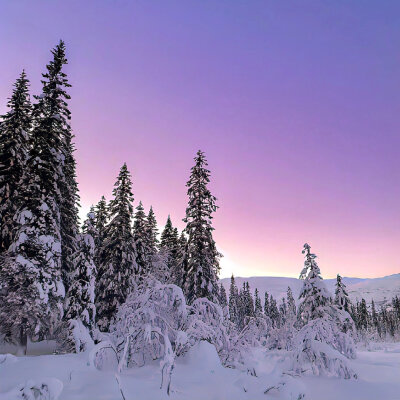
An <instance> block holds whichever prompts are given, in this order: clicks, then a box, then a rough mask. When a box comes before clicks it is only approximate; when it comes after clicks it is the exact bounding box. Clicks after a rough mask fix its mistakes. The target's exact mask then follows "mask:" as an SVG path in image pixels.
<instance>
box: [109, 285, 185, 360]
mask: <svg viewBox="0 0 400 400" xmlns="http://www.w3.org/2000/svg"><path fill="white" fill-rule="evenodd" d="M186 317H187V307H186V302H185V297H184V295H183V293H182V290H181V289H180V288H179V287H177V286H175V285H163V284H161V283H160V282H158V281H156V280H149V281H148V282H147V284H146V285H145V286H143V287H142V288H139V289H138V293H135V294H132V295H130V296H128V298H127V301H126V302H125V303H124V304H123V305H122V306H121V307H120V308H119V311H118V313H117V316H116V319H115V322H114V324H113V325H112V326H111V334H112V337H113V338H114V341H115V343H116V345H117V348H118V349H119V351H120V352H121V354H122V356H123V359H124V360H123V363H124V367H130V366H134V365H136V366H142V365H144V364H145V363H146V362H147V361H150V360H157V359H161V358H163V357H165V356H166V355H167V353H168V351H169V347H170V346H171V343H172V344H173V345H174V349H175V347H176V346H180V344H181V341H182V340H183V339H184V336H185V335H183V334H182V333H181V330H182V327H183V325H184V323H185V321H186Z"/></svg>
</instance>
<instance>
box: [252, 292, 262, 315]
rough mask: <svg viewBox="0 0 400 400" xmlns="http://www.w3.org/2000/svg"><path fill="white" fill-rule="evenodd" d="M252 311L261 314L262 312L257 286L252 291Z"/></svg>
mask: <svg viewBox="0 0 400 400" xmlns="http://www.w3.org/2000/svg"><path fill="white" fill-rule="evenodd" d="M254 312H255V314H256V315H259V314H262V312H263V309H262V305H261V299H260V296H259V294H258V289H257V288H256V290H255V292H254Z"/></svg>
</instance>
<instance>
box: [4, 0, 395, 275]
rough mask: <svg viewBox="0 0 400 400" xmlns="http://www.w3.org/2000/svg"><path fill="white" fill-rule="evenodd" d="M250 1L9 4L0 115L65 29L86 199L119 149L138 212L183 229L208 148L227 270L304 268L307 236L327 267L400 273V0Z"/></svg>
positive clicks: (100, 188)
mask: <svg viewBox="0 0 400 400" xmlns="http://www.w3.org/2000/svg"><path fill="white" fill-rule="evenodd" d="M246 4H247V6H246ZM248 4H249V3H247V2H237V3H235V4H233V2H230V1H229V2H228V1H221V2H215V1H203V2H201V3H199V2H195V1H190V0H188V1H185V2H180V1H173V2H171V3H169V5H166V4H165V3H163V2H137V3H135V4H133V3H132V2H127V1H122V0H118V1H116V2H106V1H104V2H100V1H98V2H92V1H87V2H84V4H83V2H78V1H70V2H68V4H61V3H57V5H55V4H52V3H49V2H45V1H42V0H38V1H37V2H35V5H33V4H31V3H30V2H29V1H25V0H23V1H22V0H21V1H19V2H12V3H11V2H9V3H7V4H5V5H2V8H3V12H2V14H3V17H1V18H2V21H1V23H0V35H1V37H2V38H4V40H3V41H1V43H0V54H2V56H3V57H2V63H1V65H0V75H1V80H0V112H1V113H3V112H4V110H5V103H6V98H7V97H8V96H9V95H10V91H11V86H12V83H13V81H14V80H15V78H16V77H17V76H18V74H19V71H20V70H21V69H22V68H26V70H27V73H28V76H29V78H30V79H31V83H32V86H31V88H32V93H34V94H36V93H39V90H40V82H39V81H40V73H41V72H43V70H44V66H45V64H46V63H47V62H48V60H49V56H50V53H49V50H50V48H52V47H53V46H54V44H55V43H56V42H57V41H58V39H59V38H60V37H62V38H63V39H64V40H65V41H66V44H67V50H68V59H69V62H70V64H69V66H68V69H67V72H68V74H69V79H70V82H71V83H72V85H73V87H72V88H71V91H70V93H71V95H72V100H71V102H70V106H71V110H72V118H73V119H72V126H73V129H74V132H75V135H76V145H77V152H76V156H77V161H78V180H79V185H80V191H81V203H82V205H83V208H84V209H85V210H87V209H88V208H89V206H90V205H91V204H93V203H97V202H98V200H99V199H100V197H101V195H103V194H104V195H105V196H106V198H107V199H110V196H111V191H112V188H113V185H114V182H115V178H116V176H117V174H118V171H119V168H120V166H121V165H122V164H123V162H125V161H126V162H127V164H128V168H129V169H130V171H131V172H132V175H133V192H134V195H135V206H136V205H137V204H138V201H139V200H142V201H143V204H144V206H145V208H146V210H148V208H149V207H150V205H153V208H154V210H155V213H156V216H157V219H158V222H159V224H160V226H161V227H162V226H163V225H164V224H165V221H166V218H167V215H168V214H171V217H172V220H173V223H174V224H175V225H177V226H178V227H179V229H182V228H183V223H182V218H183V216H184V213H185V208H186V201H187V198H186V188H185V183H186V181H187V179H188V176H189V171H190V168H191V166H192V163H193V157H194V155H195V152H196V151H197V150H198V149H202V150H203V151H205V153H206V156H207V158H208V161H209V168H210V169H211V172H212V182H211V189H212V192H213V193H214V194H215V195H216V196H217V198H218V205H219V206H220V209H219V210H218V211H217V213H216V215H215V219H214V226H215V228H216V230H215V239H216V241H217V245H218V246H219V248H220V249H221V250H222V252H223V253H224V254H225V255H226V257H225V258H224V259H223V260H222V266H223V269H222V277H227V276H230V274H231V273H232V272H233V273H234V274H235V275H237V276H252V275H275V276H294V277H296V276H298V274H299V272H300V270H301V267H302V264H303V257H302V254H301V249H302V245H303V244H304V243H305V242H308V243H310V244H311V246H312V250H313V251H314V252H316V254H317V255H318V257H319V259H318V260H319V264H320V267H321V271H322V274H323V276H324V277H326V278H331V277H334V276H335V275H336V273H338V272H339V273H340V274H342V275H344V276H359V277H375V276H383V275H388V274H392V273H399V272H400V261H399V257H398V255H397V252H398V245H399V243H400V222H399V221H400V184H399V183H400V165H399V149H400V138H399V132H400V121H399V118H398V115H399V104H400V79H399V76H400V74H399V71H400V59H399V57H398V54H399V53H398V43H399V41H400V27H399V25H398V21H397V19H396V15H398V14H399V12H400V5H399V4H398V2H395V1H387V2H385V4H379V5H378V4H375V5H373V4H370V5H367V4H364V3H363V4H362V5H361V4H357V3H356V2H350V3H348V2H344V1H338V2H334V4H333V3H332V4H330V3H329V4H328V3H326V2H322V1H307V2H305V3H304V5H303V6H300V5H293V6H289V5H284V4H283V3H281V2H279V3H268V4H267V3H266V2H263V1H255V2H254V3H253V4H252V5H251V6H250V5H248ZM61 12H63V13H64V18H62V19H59V18H55V19H53V20H52V19H51V17H52V16H55V15H56V13H61ZM4 16H6V17H5V18H4Z"/></svg>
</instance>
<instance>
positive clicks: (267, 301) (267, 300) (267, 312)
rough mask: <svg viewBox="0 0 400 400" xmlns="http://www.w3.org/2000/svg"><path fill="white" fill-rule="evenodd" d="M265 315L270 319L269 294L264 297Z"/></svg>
mask: <svg viewBox="0 0 400 400" xmlns="http://www.w3.org/2000/svg"><path fill="white" fill-rule="evenodd" d="M264 314H265V316H267V317H269V294H268V292H265V295H264Z"/></svg>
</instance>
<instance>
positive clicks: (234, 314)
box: [229, 274, 239, 326]
mask: <svg viewBox="0 0 400 400" xmlns="http://www.w3.org/2000/svg"><path fill="white" fill-rule="evenodd" d="M238 297H239V292H238V288H237V286H236V283H235V278H234V276H233V274H232V276H231V284H230V286H229V320H230V321H231V322H232V323H234V324H235V325H236V326H238V325H239V309H238V301H239V300H238Z"/></svg>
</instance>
